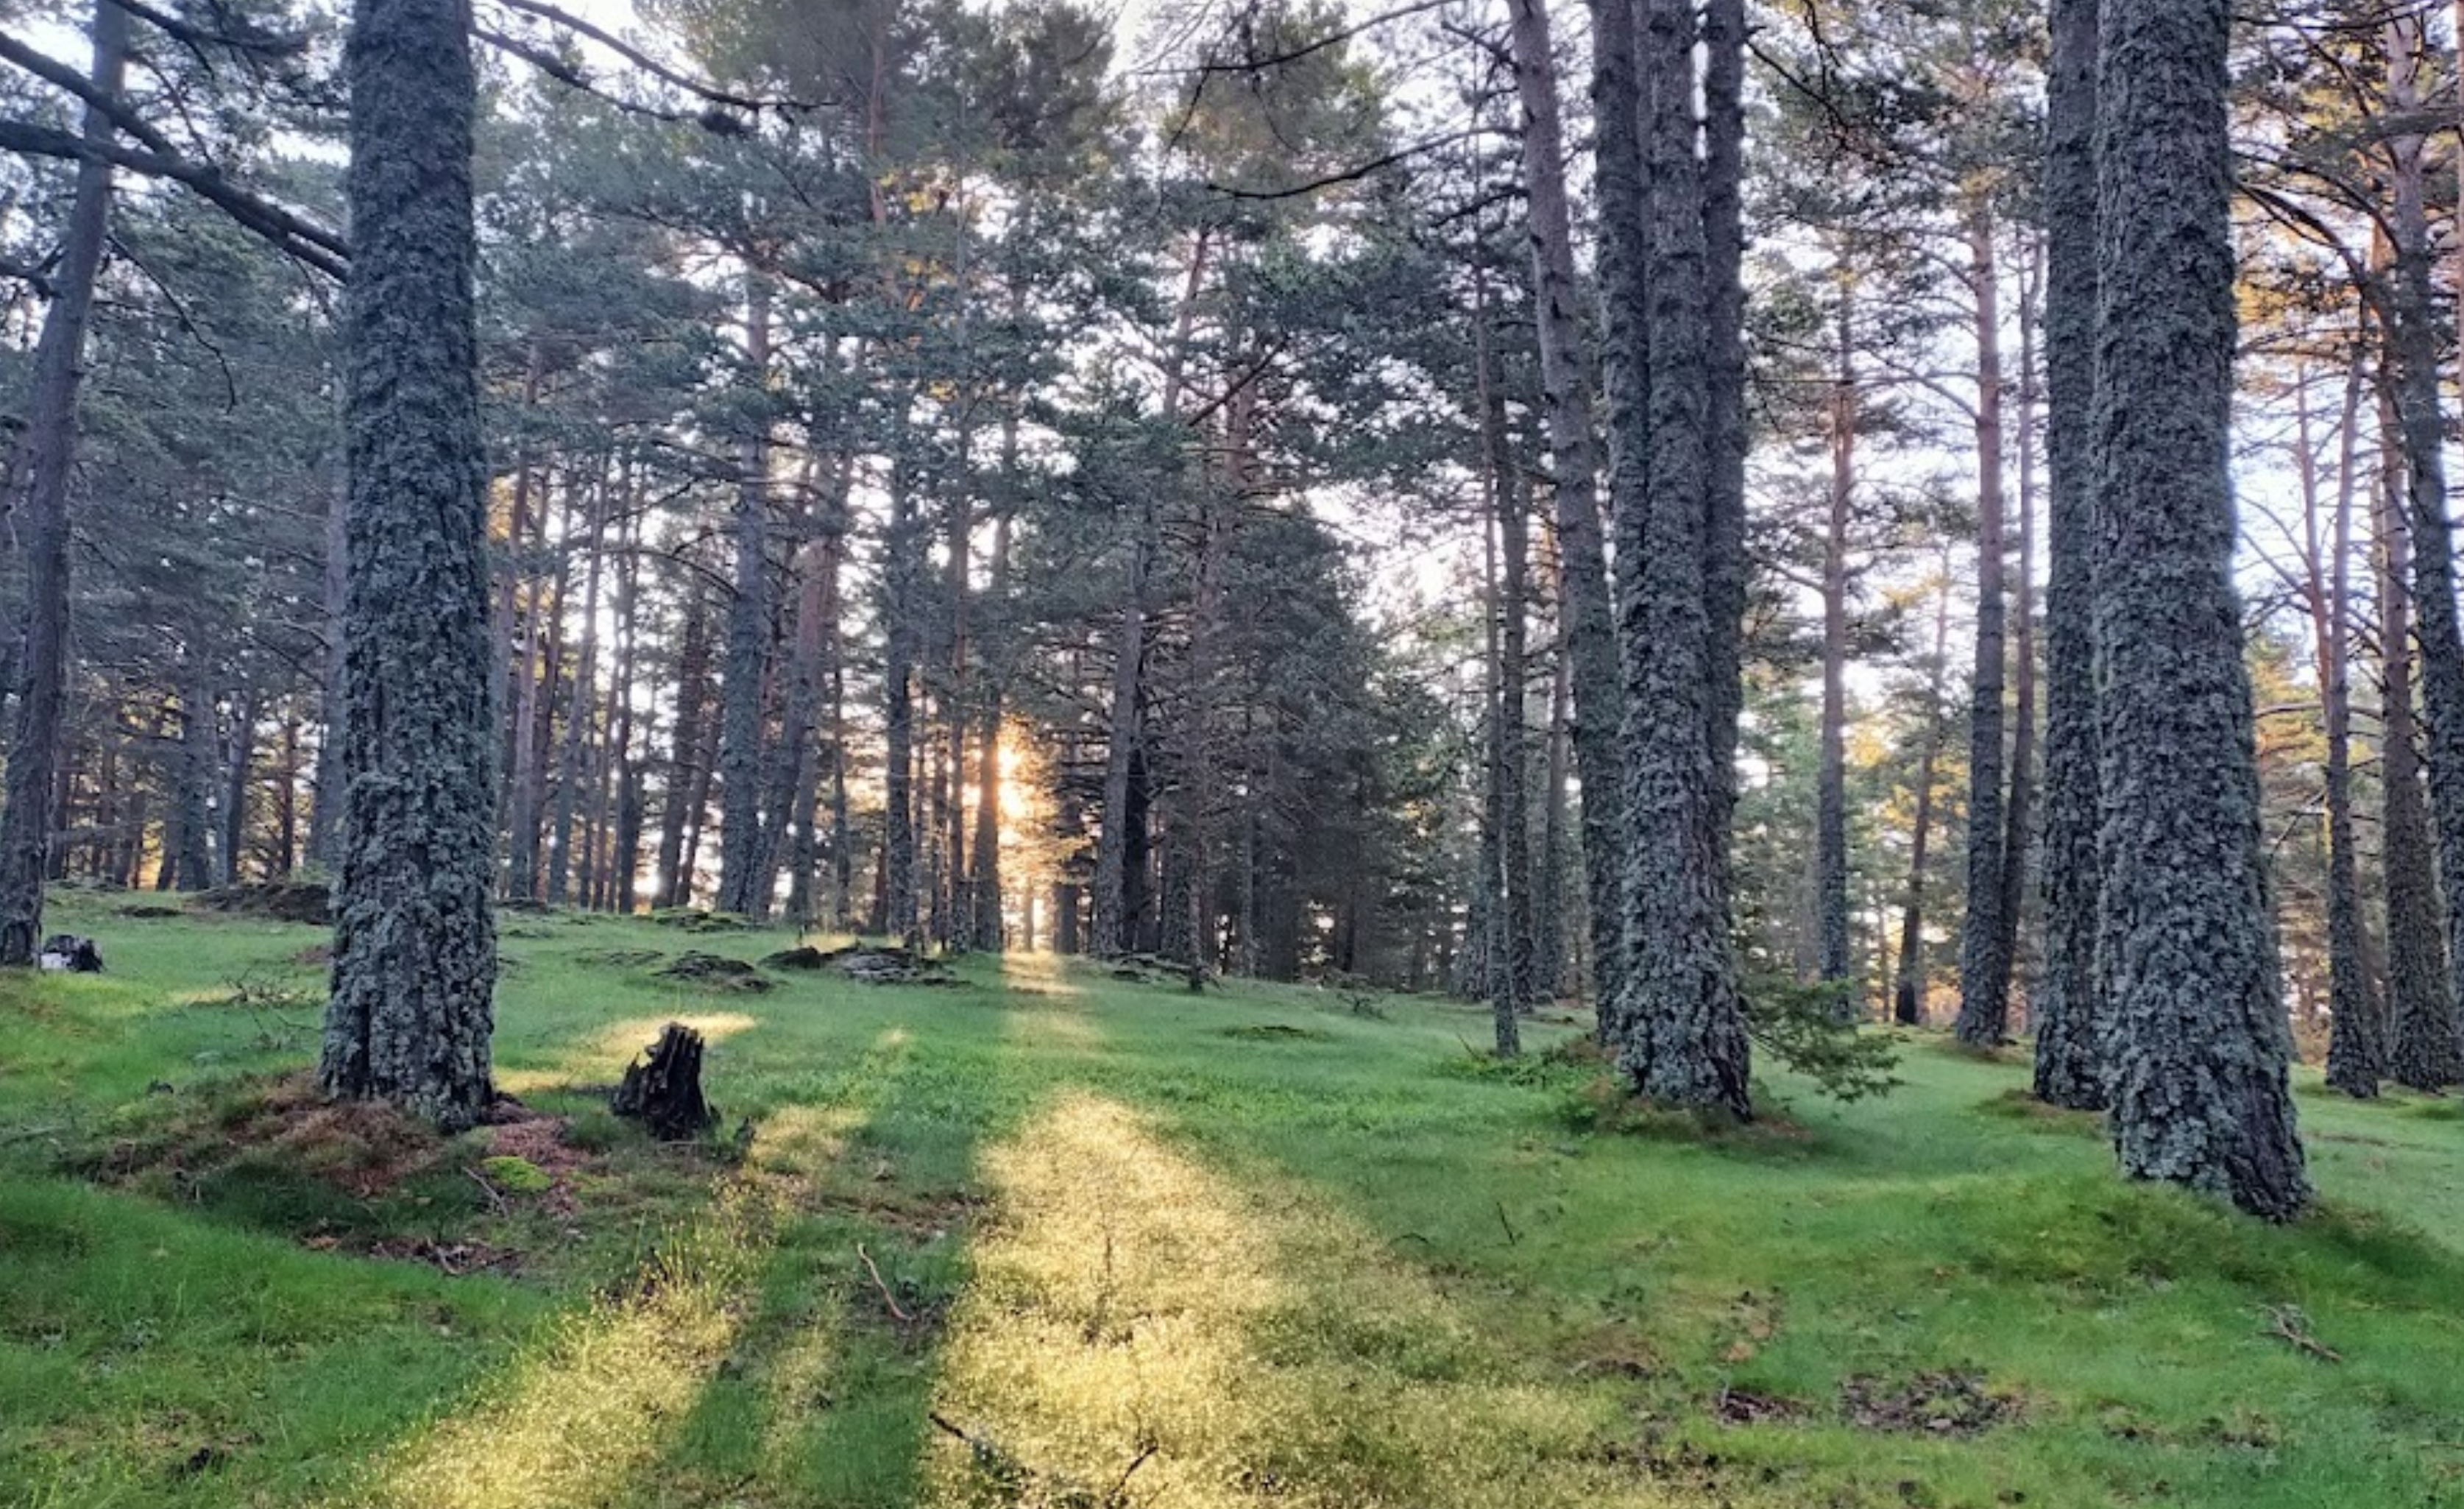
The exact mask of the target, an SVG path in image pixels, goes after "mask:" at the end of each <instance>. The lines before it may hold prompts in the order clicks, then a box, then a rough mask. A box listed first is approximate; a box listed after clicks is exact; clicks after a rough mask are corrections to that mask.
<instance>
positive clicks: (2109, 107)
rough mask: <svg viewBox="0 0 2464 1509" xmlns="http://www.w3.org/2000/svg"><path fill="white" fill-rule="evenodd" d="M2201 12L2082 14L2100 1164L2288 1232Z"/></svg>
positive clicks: (2226, 152) (2290, 1172)
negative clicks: (2087, 125) (2093, 121)
mask: <svg viewBox="0 0 2464 1509" xmlns="http://www.w3.org/2000/svg"><path fill="white" fill-rule="evenodd" d="M2232 19H2233V18H2232V11H2231V7H2230V6H2229V5H2228V4H2227V0H2105V4H2104V6H2103V14H2102V16H2101V27H2100V38H2101V44H2102V45H2101V59H2100V63H2099V71H2098V95H2099V99H2098V111H2097V116H2098V120H2097V185H2098V211H2099V212H2098V215H2097V231H2098V235H2097V241H2098V253H2099V255H2098V268H2099V272H2100V278H2101V300H2100V306H2099V311H2098V322H2097V358H2098V360H2097V404H2096V441H2097V447H2098V460H2099V468H2098V472H2099V477H2100V479H2101V483H2102V486H2101V489H2100V494H2099V496H2100V500H2101V519H2100V521H2099V532H2100V536H2101V540H2102V544H2103V548H2102V549H2101V552H2100V554H2099V558H2098V566H2099V572H2098V585H2097V593H2096V627H2097V649H2098V653H2099V655H2100V658H2101V665H2102V667H2103V672H2104V674H2103V676H2102V677H2101V683H2100V693H2101V720H2100V724H2099V726H2100V731H2101V738H2102V744H2101V756H2102V764H2101V775H2102V780H2103V789H2104V814H2105V824H2104V834H2103V854H2104V858H2105V871H2104V906H2105V909H2106V912H2107V914H2108V916H2109V918H2110V919H2111V921H2110V923H2109V925H2108V926H2107V928H2106V937H2107V940H2108V943H2109V945H2110V946H2111V948H2112V949H2113V950H2114V952H2113V954H2112V957H2111V958H2110V959H2109V961H2108V965H2109V972H2110V979H2111V982H2112V986H2113V989H2114V997H2113V1006H2114V1011H2115V1017H2116V1021H2117V1024H2118V1028H2119V1032H2120V1050H2119V1057H2118V1070H2119V1072H2118V1074H2117V1076H2116V1078H2115V1087H2114V1116H2113V1131H2114V1140H2115V1143H2116V1146H2117V1150H2118V1151H2119V1153H2120V1156H2121V1162H2122V1166H2123V1169H2124V1171H2126V1172H2127V1173H2129V1174H2130V1175H2132V1176H2133V1177H2136V1178H2143V1179H2165V1180H2171V1181H2174V1182H2178V1183H2181V1184H2185V1185H2189V1186H2191V1187H2196V1188H2200V1189H2204V1190H2210V1191H2213V1192H2216V1193H2219V1194H2224V1195H2229V1196H2230V1197H2231V1198H2232V1199H2233V1202H2234V1203H2235V1204H2237V1205H2239V1206H2240V1207H2241V1208H2242V1209H2245V1210H2248V1211H2251V1212H2252V1213H2254V1214H2257V1215H2260V1216H2264V1217H2266V1218H2269V1219H2272V1220H2284V1219H2289V1218H2290V1217H2292V1216H2293V1215H2295V1214H2297V1213H2298V1212H2299V1210H2300V1209H2301V1208H2302V1206H2303V1205H2304V1204H2305V1203H2307V1201H2308V1198H2309V1184H2308V1180H2307V1178H2306V1176H2305V1174H2304V1170H2303V1161H2302V1151H2301V1143H2300V1139H2299V1135H2298V1134H2297V1132H2296V1130H2295V1125H2294V1107H2293V1097H2292V1090H2291V1086H2290V1084H2289V1082H2288V1077H2287V1071H2286V1065H2287V1063H2288V1062H2289V1060H2290V1058H2291V1056H2292V1032H2291V1029H2290V1027H2289V1025H2288V1024H2287V1022H2286V1020H2285V1015H2284V1006H2283V1000H2282V994H2281V991H2282V982H2281V977H2280V975H2279V972H2278V967H2277V950H2276V943H2275V934H2274V929H2273V924H2272V920H2271V917H2270V915H2269V909H2268V899H2267V892H2266V877H2265V874H2264V871H2263V869H2262V862H2261V857H2260V852H2259V841H2260V835H2259V827H2258V775H2257V763H2256V756H2255V742H2254V734H2253V714H2252V707H2251V691H2250V679H2249V674H2248V672H2247V670H2246V668H2245V667H2244V665H2243V663H2242V656H2241V650H2242V643H2241V611H2240V606H2241V605H2240V602H2239V599H2238V596H2237V594H2236V593H2235V592H2234V589H2233V580H2232V560H2233V538H2234V525H2233V491H2232V479H2231V476H2230V473H2229V470H2228V435H2229V429H2230V424H2229V421H2230V413H2231V409H2232V402H2233V344H2234V328H2233V243H2232V236H2231V227H2230V223H2229V218H2228V205H2229V198H2230V194H2231V189H2232V152H2231V147H2230V144H2229V142H2228V140H2227V134H2226V103H2225V101H2226V89H2227V76H2226V67H2225V56H2226V44H2227V41H2228V38H2229V36H2230V33H2231V30H2232Z"/></svg>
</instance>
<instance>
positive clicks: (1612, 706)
mask: <svg viewBox="0 0 2464 1509" xmlns="http://www.w3.org/2000/svg"><path fill="white" fill-rule="evenodd" d="M1507 10H1508V12H1509V14H1510V16H1511V19H1512V23H1513V37H1514V78H1515V86H1516V88H1517V90H1518V91H1519V92H1520V94H1521V96H1522V101H1523V175H1524V181H1525V183H1526V184H1527V185H1528V186H1529V206H1530V223H1531V275H1532V288H1533V291H1534V297H1535V301H1536V306H1537V307H1536V311H1535V313H1536V317H1537V322H1538V325H1539V331H1538V334H1539V344H1540V382H1541V386H1542V387H1543V388H1545V389H1546V390H1547V393H1548V400H1549V468H1550V473H1551V492H1552V495H1553V499H1554V502H1555V518H1556V524H1557V569H1558V584H1557V585H1558V591H1559V593H1560V600H1561V602H1562V603H1563V605H1564V606H1563V608H1562V610H1561V611H1562V613H1563V616H1564V618H1565V626H1564V631H1563V632H1564V633H1565V636H1566V656H1567V659H1568V661H1569V675H1570V677H1571V679H1572V683H1573V701H1574V721H1573V753H1574V770H1575V774H1576V775H1577V776H1578V777H1579V778H1580V780H1581V782H1582V788H1583V810H1582V841H1583V889H1584V896H1585V900H1586V901H1587V903H1588V905H1587V908H1586V912H1587V915H1588V917H1589V919H1590V922H1591V949H1590V956H1591V959H1592V975H1593V988H1594V994H1595V999H1597V1000H1599V1001H1601V1002H1603V1003H1605V1002H1608V1001H1611V1000H1614V999H1616V996H1617V989H1618V988H1619V986H1620V985H1621V984H1622V982H1623V979H1624V971H1623V969H1622V968H1621V967H1620V966H1621V964H1622V962H1623V959H1624V948H1623V940H1622V938H1621V934H1622V932H1623V930H1624V926H1625V923H1624V914H1623V910H1622V908H1621V907H1620V906H1619V905H1618V898H1619V896H1620V894H1621V892H1622V889H1623V886H1622V880H1621V877H1622V873H1623V861H1622V859H1621V857H1620V853H1621V851H1620V848H1619V843H1618V835H1619V833H1620V832H1621V830H1622V828H1623V821H1624V820H1623V817H1622V815H1621V813H1620V812H1619V810H1618V807H1619V804H1620V803H1621V802H1622V801H1623V800H1624V785H1625V760H1624V753H1623V750H1622V749H1621V748H1620V746H1619V743H1618V735H1619V724H1620V722H1621V721H1622V719H1623V703H1624V699H1625V688H1624V686H1623V685H1622V684H1621V683H1620V682H1619V681H1618V679H1617V610H1616V608H1615V607H1614V605H1613V604H1612V603H1611V601H1610V596H1609V574H1608V572H1609V567H1608V550H1607V546H1606V544H1605V542H1604V541H1603V540H1602V538H1601V531H1600V495H1599V466H1600V462H1599V449H1598V447H1597V446H1596V445H1595V444H1594V442H1593V437H1592V389H1591V380H1590V375H1589V373H1588V371H1587V369H1586V365H1585V360H1584V354H1583V334H1582V311H1581V308H1580V305H1579V303H1578V301H1577V300H1579V299H1580V297H1581V296H1580V294H1579V292H1578V289H1579V286H1580V285H1579V284H1578V283H1577V281H1576V279H1575V275H1574V243H1573V214H1572V212H1571V211H1569V210H1568V208H1567V203H1566V174H1565V150H1566V149H1565V131H1564V127H1563V124H1562V122H1561V120H1560V115H1559V110H1558V100H1557V74H1556V64H1555V57H1556V55H1555V50H1554V48H1553V46H1552V45H1551V36H1550V26H1549V11H1548V7H1547V4H1546V0H1513V3H1512V4H1511V5H1510V6H1509V7H1508V8H1507ZM1548 957H1549V958H1550V959H1551V961H1553V960H1554V959H1555V957H1556V953H1555V950H1551V952H1550V954H1549V955H1548Z"/></svg>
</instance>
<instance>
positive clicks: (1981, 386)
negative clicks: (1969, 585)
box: [1951, 198, 2011, 1047]
mask: <svg viewBox="0 0 2464 1509" xmlns="http://www.w3.org/2000/svg"><path fill="white" fill-rule="evenodd" d="M1993 233H1994V225H1993V219H1992V211H1991V207H1990V206H1988V205H1987V204H1986V203H1985V202H1984V201H1983V200H1982V199H1981V198H1980V199H1979V200H1978V201H1977V202H1976V203H1975V204H1974V205H1972V206H1970V207H1969V212H1968V237H1969V294H1970V297H1971V298H1972V299H1973V300H1974V304H1975V316H1976V675H1975V679H1974V680H1973V681H1971V682H1970V683H1969V685H1970V687H1971V689H1972V690H1971V697H1970V701H1969V723H1968V915H1967V918H1966V920H1965V921H1963V922H1962V923H1961V926H1960V936H1959V1017H1958V1020H1957V1021H1955V1022H1954V1023H1953V1024H1952V1027H1951V1030H1952V1032H1956V1033H1957V1034H1958V1036H1959V1040H1960V1041H1962V1042H1964V1043H1973V1044H1977V1045H1979V1046H1983V1047H1991V1046H1992V1045H1993V1044H1996V1043H2000V1042H2002V1041H2003V1040H2004V1039H2005V1038H2007V1037H2008V1036H2009V1035H2010V1031H2011V953H2010V950H2009V948H2008V947H2007V946H2005V940H2006V938H2007V937H2008V929H2006V928H2005V927H2004V926H2003V921H2002V910H2003V902H2004V900H2005V899H2006V898H2005V893H2004V890H2003V869H2004V865H2003V844H2004V841H2005V840H2006V838H2007V837H2008V836H2009V827H2008V818H2007V817H2006V815H2005V811H2004V808H2003V784H2002V783H2003V775H2002V770H2003V766H2002V686H2003V682H2002V674H2003V659H2004V653H2005V644H2004V640H2003V633H2002V627H2003V620H2004V617H2005V611H2006V610H2005V608H2004V603H2003V570H2002V546H2003V541H2002V496H2003V495H2002V370H2001V368H2002V348H2001V329H2002V300H2001V269H2000V265H1999V263H1998V261H1997V260H1996V258H1995V255H1994V245H1993Z"/></svg>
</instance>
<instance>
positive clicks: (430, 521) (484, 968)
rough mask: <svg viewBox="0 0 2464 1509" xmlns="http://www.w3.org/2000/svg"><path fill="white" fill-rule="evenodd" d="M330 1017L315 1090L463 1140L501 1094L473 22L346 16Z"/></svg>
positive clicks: (411, 8) (364, 13)
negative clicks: (341, 530)
mask: <svg viewBox="0 0 2464 1509" xmlns="http://www.w3.org/2000/svg"><path fill="white" fill-rule="evenodd" d="M353 15H354V24H353V27H352V31H351V39H350V43H349V48H348V54H347V69H348V77H349V81H350V91H351V164H350V171H349V176H348V180H347V182H348V191H349V198H350V209H351V240H352V249H353V255H352V260H351V278H350V288H349V292H348V298H347V301H346V307H345V330H346V332H347V336H348V351H349V366H348V388H347V392H348V397H347V403H346V409H345V414H346V418H347V421H348V436H349V454H350V470H351V502H350V521H349V543H350V590H349V603H348V606H347V608H346V610H345V612H344V622H343V633H344V655H345V657H346V667H345V671H344V709H343V721H342V723H343V726H342V729H341V738H342V763H343V771H344V776H345V780H346V781H347V783H348V797H347V806H346V809H345V813H344V828H343V835H342V867H341V885H340V892H339V895H338V897H337V900H336V925H335V935H334V969H333V995H332V999H331V1000H330V1002H329V1003H328V1005H327V1007H326V1011H325V1037H324V1053H323V1059H322V1063H321V1065H320V1068H319V1078H320V1080H321V1082H322V1084H323V1086H324V1088H325V1091H326V1093H327V1094H329V1095H336V1096H347V1097H352V1098H378V1099H385V1100H389V1101H392V1102H394V1103H396V1104H398V1105H401V1106H403V1107H405V1108H406V1109H407V1110H410V1111H412V1112H414V1113H416V1114H419V1115H421V1116H425V1117H427V1118H429V1119H430V1120H432V1121H437V1122H439V1123H441V1124H443V1125H445V1126H448V1127H460V1126H467V1125H469V1124H471V1123H472V1122H473V1121H476V1120H477V1119H478V1117H479V1116H480V1114H481V1113H482V1112H483V1111H484V1110H485V1109H486V1107H487V1105H488V1102H489V1100H490V1098H492V1095H493V1084H492V1081H491V1078H490V1073H489V1033H490V1032H491V1029H492V1027H493V1025H494V1010H493V1005H492V1001H491V991H492V990H493V988H494V987H495V974H496V938H495V916H494V912H493V909H492V906H491V902H490V894H489V893H490V886H491V882H492V880H493V869H494V867H493V863H492V857H493V852H494V838H495V835H494V833H493V832H492V827H493V821H492V820H493V818H494V815H495V763H496V752H495V738H494V729H495V721H494V718H493V712H494V709H493V707H492V706H491V703H492V702H493V700H494V688H493V685H492V682H493V679H494V676H493V657H492V655H491V654H490V650H489V634H488V568H487V552H486V542H487V514H486V510H485V507H484V501H483V499H484V481H485V466H484V456H483V454H482V450H481V439H480V429H479V389H478V365H477V345H476V339H475V335H474V332H473V300H472V274H473V264H474V262H475V261H476V254H475V249H474V244H473V232H472V215H471V130H472V117H473V111H474V108H475V92H474V78H473V69H472V62H471V50H470V36H469V33H470V24H471V11H470V6H469V4H468V0H359V3H358V5H357V6H356V7H355V9H354V12H353Z"/></svg>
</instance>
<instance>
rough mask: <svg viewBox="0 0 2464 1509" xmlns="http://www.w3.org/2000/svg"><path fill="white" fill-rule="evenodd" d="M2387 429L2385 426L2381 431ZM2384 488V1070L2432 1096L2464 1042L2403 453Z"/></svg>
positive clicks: (2394, 449) (2398, 452) (2462, 1073)
mask: <svg viewBox="0 0 2464 1509" xmlns="http://www.w3.org/2000/svg"><path fill="white" fill-rule="evenodd" d="M2386 428H2387V429H2388V430H2389V431H2390V433H2391V432H2392V428H2393V427H2392V425H2389V426H2387V427H2386ZM2387 449H2388V457H2387V472H2388V477H2387V480H2388V483H2389V485H2388V487H2387V489H2386V491H2385V502H2384V506H2382V508H2381V509H2380V511H2379V519H2378V536H2379V572H2380V576H2379V603H2380V605H2381V606H2380V628H2379V676H2380V682H2381V686H2382V688H2383V690H2382V693H2381V706H2382V707H2383V708H2384V709H2385V712H2384V717H2385V719H2386V731H2385V734H2384V737H2383V738H2382V739H2381V741H2380V745H2381V749H2382V751H2383V754H2382V765H2381V768H2380V771H2379V785H2380V790H2381V793H2382V802H2383V804H2384V805H2383V808H2382V810H2381V812H2380V819H2381V822H2382V825H2383V827H2384V829H2385V835H2384V837H2383V839H2382V840H2381V845H2382V847H2381V861H2380V862H2381V864H2382V865H2383V866H2384V867H2385V870H2386V874H2387V1015H2388V1019H2389V1035H2388V1047H2387V1074H2388V1075H2389V1076H2390V1077H2392V1078H2393V1079H2394V1080H2395V1081H2396V1082H2397V1083H2398V1084H2402V1085H2408V1086H2410V1087H2411V1088H2413V1089H2416V1090H2437V1089H2440V1088H2442V1087H2444V1086H2446V1085H2448V1084H2451V1083H2453V1082H2454V1081H2455V1080H2456V1079H2457V1078H2458V1077H2464V1044H2459V1042H2458V1041H2457V1034H2456V1028H2455V1016H2454V1012H2453V1010H2452V1004H2453V1003H2452V1000H2451V998H2450V997H2449V995H2448V993H2447V935H2446V933H2445V931H2444V928H2445V915H2444V913H2443V912H2442V911H2441V909H2440V906H2439V896H2438V870H2437V860H2436V858H2435V853H2436V851H2435V848H2434V846H2433V845H2432V843H2431V836H2430V799H2429V796H2428V795H2427V793H2426V792H2424V791H2423V789H2422V784H2421V745H2420V738H2419V725H2418V723H2417V721H2416V720H2415V718H2414V716H2413V691H2412V664H2413V656H2412V588H2411V585H2410V582H2411V573H2412V551H2411V547H2410V542H2409V539H2408V538H2407V536H2406V533H2405V524H2404V518H2403V513H2404V509H2403V505H2402V502H2401V500H2400V499H2401V495H2402V493H2403V479H2402V476H2401V472H2402V468H2403V449H2402V447H2401V446H2395V445H2390V446H2389V447H2388V448H2387Z"/></svg>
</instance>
